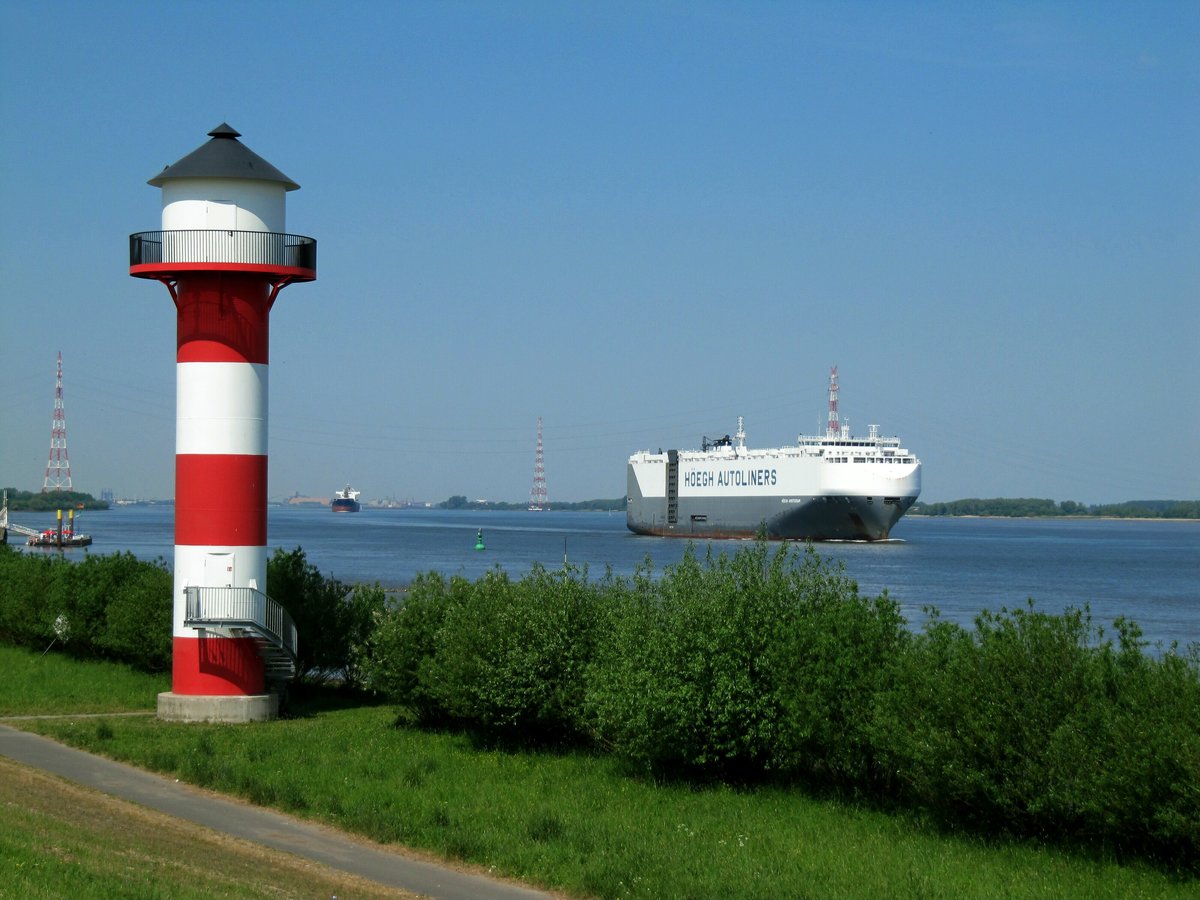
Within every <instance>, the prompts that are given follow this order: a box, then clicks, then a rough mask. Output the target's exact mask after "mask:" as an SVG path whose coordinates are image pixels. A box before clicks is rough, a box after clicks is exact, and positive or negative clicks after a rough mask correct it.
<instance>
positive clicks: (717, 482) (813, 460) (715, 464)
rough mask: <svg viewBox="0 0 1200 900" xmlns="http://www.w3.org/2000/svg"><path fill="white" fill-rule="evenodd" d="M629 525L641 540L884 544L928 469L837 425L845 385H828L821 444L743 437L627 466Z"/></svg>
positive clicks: (874, 430) (873, 431) (636, 459)
mask: <svg viewBox="0 0 1200 900" xmlns="http://www.w3.org/2000/svg"><path fill="white" fill-rule="evenodd" d="M627 483H628V494H627V512H626V524H627V525H628V527H629V530H630V531H633V532H634V533H636V534H650V535H659V536H671V537H674V536H678V537H702V538H746V537H755V536H756V535H757V534H758V533H759V532H760V531H761V532H762V533H764V534H765V535H766V536H767V537H768V538H770V539H774V540H812V541H836V540H848V541H881V540H887V538H888V536H889V535H890V533H891V530H892V526H894V525H895V524H896V522H898V521H899V520H900V517H901V516H903V515H904V514H905V513H906V512H907V511H908V509H909V507H911V506H912V505H913V503H914V502H916V499H917V496H918V495H919V494H920V493H921V461H920V460H919V459H918V458H917V457H916V456H915V455H914V454H912V453H911V452H909V451H908V450H906V449H904V448H903V447H901V446H900V439H899V438H895V437H880V435H879V426H878V425H871V426H870V431H869V434H868V435H867V437H865V438H861V437H854V436H853V435H852V434H851V433H850V426H849V424H842V423H841V422H840V421H839V419H838V380H837V367H836V366H834V367H833V370H832V372H831V373H830V377H829V422H828V425H827V427H826V431H825V434H824V435H823V436H811V437H809V436H805V435H801V436H800V437H799V438H798V439H797V442H796V445H795V446H791V447H778V448H772V449H765V450H755V449H751V448H749V447H747V446H746V432H745V428H744V425H743V421H742V418H741V417H740V416H739V417H738V428H737V434H736V435H734V436H733V437H730V436H729V435H725V436H724V437H722V438H717V439H715V440H709V439H708V438H704V439H703V440H702V442H701V449H699V450H667V451H665V452H664V451H662V450H659V451H657V452H651V451H649V450H643V451H640V452H638V453H634V454H633V455H632V456H630V457H629V464H628V468H627Z"/></svg>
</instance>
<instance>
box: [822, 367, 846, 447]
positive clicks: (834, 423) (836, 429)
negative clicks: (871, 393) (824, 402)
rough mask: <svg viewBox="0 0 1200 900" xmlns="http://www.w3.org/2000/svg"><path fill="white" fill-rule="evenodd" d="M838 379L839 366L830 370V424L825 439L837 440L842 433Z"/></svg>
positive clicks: (826, 429)
mask: <svg viewBox="0 0 1200 900" xmlns="http://www.w3.org/2000/svg"><path fill="white" fill-rule="evenodd" d="M837 406H838V378H837V366H834V367H833V368H832V369H830V370H829V424H828V425H826V426H825V437H827V438H836V437H837V436H838V435H839V434H840V433H841V430H842V428H841V425H840V424H839V423H838V408H837Z"/></svg>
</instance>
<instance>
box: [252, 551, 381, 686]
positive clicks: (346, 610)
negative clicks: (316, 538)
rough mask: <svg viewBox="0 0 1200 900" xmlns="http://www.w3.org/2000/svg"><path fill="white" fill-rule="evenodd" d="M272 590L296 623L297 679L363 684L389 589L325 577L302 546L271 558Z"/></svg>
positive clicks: (269, 586)
mask: <svg viewBox="0 0 1200 900" xmlns="http://www.w3.org/2000/svg"><path fill="white" fill-rule="evenodd" d="M267 594H268V595H269V596H270V597H271V599H273V600H275V601H276V602H278V603H279V604H280V605H282V606H283V608H284V609H286V610H287V611H288V614H289V615H290V616H291V617H292V621H293V622H294V623H295V625H296V631H297V633H298V635H299V638H298V644H299V652H298V654H297V655H298V659H297V663H296V674H297V678H300V679H307V680H310V681H322V680H332V681H338V682H341V683H343V684H346V685H349V686H357V685H358V684H359V682H360V681H361V677H362V673H361V665H362V657H363V654H364V652H365V647H366V645H367V642H368V640H369V638H370V635H371V632H372V630H373V629H374V628H375V624H376V618H377V615H378V613H379V612H380V611H382V609H383V605H384V595H383V589H382V588H380V587H379V586H378V585H373V586H362V585H360V586H358V587H352V586H350V585H347V584H343V583H342V582H340V581H338V580H337V579H336V578H331V577H325V576H323V575H322V574H321V572H320V570H319V569H317V567H316V566H314V565H313V564H311V563H310V562H308V559H307V557H306V556H305V554H304V551H303V550H302V549H300V548H299V547H297V548H296V549H295V550H292V551H285V550H283V549H282V548H280V549H277V550H276V551H275V553H274V555H272V557H271V558H270V559H269V560H268V561H267Z"/></svg>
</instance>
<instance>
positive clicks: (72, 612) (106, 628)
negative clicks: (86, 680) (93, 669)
mask: <svg viewBox="0 0 1200 900" xmlns="http://www.w3.org/2000/svg"><path fill="white" fill-rule="evenodd" d="M0 640H3V641H5V642H6V643H10V644H15V645H18V646H27V647H34V648H45V647H46V646H49V645H50V643H51V642H54V644H55V646H56V647H57V648H58V649H61V650H64V651H66V652H68V653H71V654H72V655H75V656H79V657H84V658H86V657H104V658H108V659H114V660H120V661H123V662H128V663H131V664H132V665H135V666H137V667H139V668H141V669H144V670H147V671H161V670H163V669H165V668H167V667H169V665H170V652H171V575H170V573H169V572H167V570H166V569H165V567H164V566H163V565H162V564H161V562H160V563H146V562H142V561H140V560H138V559H136V558H135V557H134V556H133V555H132V554H130V553H117V554H112V555H103V556H91V555H88V556H85V557H84V558H83V559H82V560H80V561H78V562H75V561H71V560H68V559H66V558H64V557H63V556H62V555H60V554H54V555H52V556H44V555H42V554H33V553H29V554H26V553H20V552H18V551H16V550H13V549H12V548H9V547H4V548H0Z"/></svg>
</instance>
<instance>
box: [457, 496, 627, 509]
mask: <svg viewBox="0 0 1200 900" xmlns="http://www.w3.org/2000/svg"><path fill="white" fill-rule="evenodd" d="M528 508H529V503H528V502H526V503H506V502H504V501H502V500H468V499H467V498H466V497H464V496H463V495H462V494H455V495H454V496H453V497H450V498H449V499H447V500H443V501H442V502H441V503H439V504H438V509H499V510H514V509H515V510H521V509H528ZM549 508H550V509H565V510H568V511H571V512H586V511H597V512H608V511H619V510H624V509H625V498H624V497H617V498H616V499H615V500H578V501H576V502H574V503H562V502H558V501H555V502H553V503H551V504H549Z"/></svg>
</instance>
